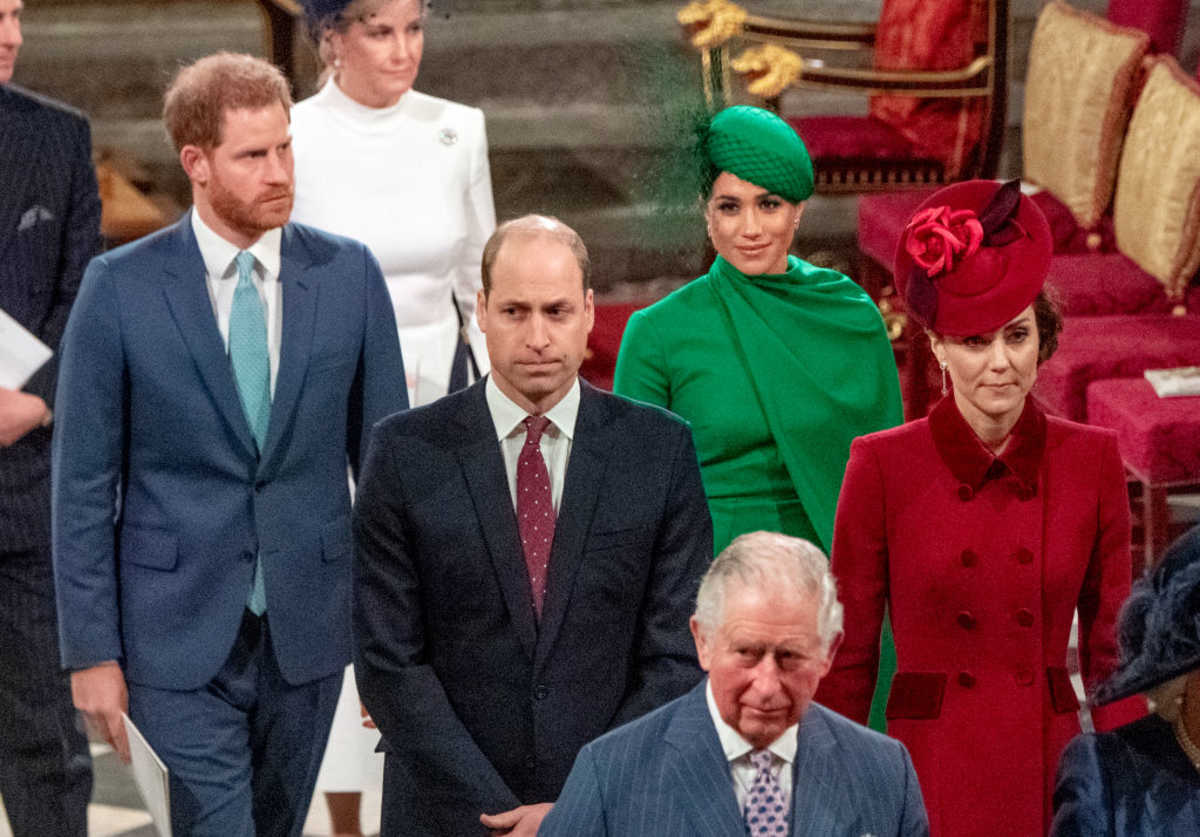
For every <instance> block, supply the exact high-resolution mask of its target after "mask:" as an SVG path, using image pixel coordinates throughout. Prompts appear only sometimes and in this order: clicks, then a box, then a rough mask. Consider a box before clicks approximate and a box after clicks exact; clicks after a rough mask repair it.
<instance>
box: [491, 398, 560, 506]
mask: <svg viewBox="0 0 1200 837" xmlns="http://www.w3.org/2000/svg"><path fill="white" fill-rule="evenodd" d="M484 391H485V393H486V394H487V405H488V412H490V413H491V414H492V423H493V424H494V425H495V426H496V438H497V439H498V440H499V441H500V451H501V452H502V453H503V454H504V471H505V473H506V474H507V475H508V493H509V496H511V497H512V501H513V508H514V509H516V507H517V460H518V459H519V458H520V456H521V448H523V447H524V446H525V425H524V423H523V422H524V421H525V418H526V417H527V416H528V415H529V413H527V412H525V410H524V409H523V408H521V407H520V406H518V405H517V404H516V403H515V402H514V401H513V400H512V399H511V398H509V397H508V396H507V395H505V394H504V393H503V392H501V391H500V387H498V386H497V385H496V379H495V378H493V377H492V376H491V375H488V378H487V383H486V384H485V385H484ZM544 415H545V416H546V418H548V419H550V425H549V426H548V427H547V428H546V430H545V432H543V433H542V438H541V449H542V459H544V460H545V461H546V469H547V470H548V471H549V472H550V495H551V499H552V500H553V501H554V513H555V514H556V515H557V514H558V507H559V505H560V504H561V503H562V494H563V483H564V482H565V481H566V478H567V460H568V459H570V457H571V441H572V440H573V439H574V438H575V419H576V417H577V416H578V415H579V379H578V378H576V379H575V383H574V384H573V385H572V386H571V388H570V389H569V390H567V394H566V395H564V396H563V397H562V399H561V400H560V401H559V402H558V403H557V404H555V405H554V406H553V407H551V408H550V409H549V410H547V411H546V413H545V414H544Z"/></svg>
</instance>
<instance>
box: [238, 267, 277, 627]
mask: <svg viewBox="0 0 1200 837" xmlns="http://www.w3.org/2000/svg"><path fill="white" fill-rule="evenodd" d="M234 262H235V263H236V264H237V271H238V283H237V288H236V289H234V292H233V307H232V308H231V309H230V311H229V360H230V362H231V363H232V364H233V377H234V379H235V380H236V381H237V389H238V397H239V398H241V400H242V410H243V411H244V412H245V414H246V421H247V422H248V423H249V424H250V432H251V433H253V434H254V442H255V444H256V445H257V446H258V451H259V454H260V455H261V453H262V449H263V443H264V442H265V441H266V440H267V425H268V424H269V423H270V420H271V357H270V355H269V354H268V352H267V318H266V315H265V314H264V312H263V303H262V299H261V298H260V297H259V295H258V289H257V288H255V287H254V256H253V254H251V253H249V252H247V251H246V250H243V251H241V252H240V253H238V254H237V256H236V258H234ZM246 606H247V607H248V608H250V610H251V611H252V612H253V613H254V614H255V615H257V616H261V615H262V614H263V613H265V612H266V610H267V591H266V588H265V587H264V586H263V577H262V559H261V558H258V559H256V560H255V563H254V584H253V586H252V587H251V590H250V600H249V601H248V602H247V603H246Z"/></svg>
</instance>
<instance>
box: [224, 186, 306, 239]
mask: <svg viewBox="0 0 1200 837" xmlns="http://www.w3.org/2000/svg"><path fill="white" fill-rule="evenodd" d="M285 198H286V200H284V199H285ZM293 198H294V190H293V189H292V186H291V185H290V184H289V185H288V186H287V187H282V188H279V189H276V190H274V191H271V192H264V193H263V194H261V195H258V196H256V197H255V198H253V199H251V200H249V201H245V200H242V199H241V198H239V197H238V196H237V195H236V194H234V193H233V191H232V190H230V189H227V188H226V187H225V184H224V183H223V182H222V181H221V179H220V178H219V177H216V176H214V177H213V178H212V180H211V181H210V183H209V189H208V199H209V203H210V204H211V205H212V210H213V212H214V213H215V214H216V215H217V217H218V218H220V219H221V220H222V221H224V222H225V223H226V224H228V225H229V226H230V227H233V228H234V229H235V230H238V231H239V232H242V233H244V234H247V235H250V236H258V235H261V234H262V233H265V232H266V231H267V230H273V229H275V228H276V227H282V226H283V225H284V224H286V223H287V220H288V218H289V217H290V216H291V214H292V202H293Z"/></svg>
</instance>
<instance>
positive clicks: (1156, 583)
mask: <svg viewBox="0 0 1200 837" xmlns="http://www.w3.org/2000/svg"><path fill="white" fill-rule="evenodd" d="M1117 638H1118V640H1119V641H1120V644H1121V665H1120V666H1118V668H1117V670H1116V671H1115V672H1113V675H1112V676H1111V677H1109V678H1108V679H1107V680H1105V681H1104V682H1103V683H1101V684H1100V686H1099V688H1097V689H1096V693H1095V695H1093V696H1092V703H1094V704H1095V705H1097V706H1099V705H1101V704H1105V703H1112V702H1113V701H1114V700H1120V699H1121V698H1125V697H1129V696H1130V695H1134V694H1137V693H1139V692H1145V691H1146V690H1148V689H1152V688H1154V687H1155V686H1158V685H1161V684H1163V683H1166V682H1167V681H1168V680H1173V679H1174V678H1176V677H1179V676H1181V675H1183V674H1187V673H1188V672H1189V671H1192V670H1193V669H1197V668H1200V526H1196V527H1194V528H1193V529H1191V530H1190V531H1189V532H1188V533H1187V534H1185V535H1184V536H1183V537H1181V538H1180V539H1179V540H1177V541H1175V543H1173V544H1171V547H1170V549H1168V550H1167V552H1166V554H1165V555H1164V556H1163V559H1162V562H1161V563H1160V564H1159V565H1158V566H1157V567H1156V568H1155V569H1154V571H1153V572H1151V573H1149V574H1147V575H1145V576H1142V577H1141V578H1139V579H1138V580H1137V582H1136V583H1134V585H1133V592H1131V593H1130V594H1129V600H1128V601H1127V602H1125V606H1124V607H1122V608H1121V619H1120V627H1119V628H1118V631H1117Z"/></svg>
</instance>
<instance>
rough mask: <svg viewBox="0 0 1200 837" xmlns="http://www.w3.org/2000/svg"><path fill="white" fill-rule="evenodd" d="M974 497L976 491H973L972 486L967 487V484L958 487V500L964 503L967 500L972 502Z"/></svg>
mask: <svg viewBox="0 0 1200 837" xmlns="http://www.w3.org/2000/svg"><path fill="white" fill-rule="evenodd" d="M973 496H975V491H974V489H972V488H971V486H969V485H967V484H966V483H965V482H964V483H963V484H962V485H960V486H959V487H958V499H960V500H962V501H963V502H964V503H965V502H966V501H967V500H970V499H971V498H972V497H973Z"/></svg>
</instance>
